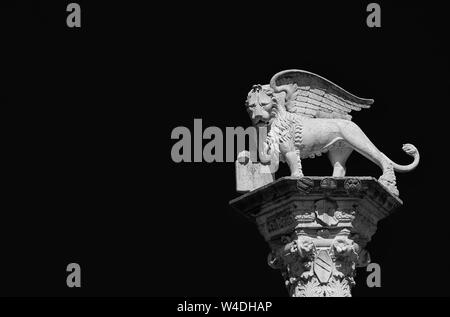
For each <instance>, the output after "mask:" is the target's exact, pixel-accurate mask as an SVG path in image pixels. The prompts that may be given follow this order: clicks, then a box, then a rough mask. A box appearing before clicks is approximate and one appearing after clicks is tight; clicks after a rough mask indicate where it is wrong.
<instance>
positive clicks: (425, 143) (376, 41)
mask: <svg viewBox="0 0 450 317" xmlns="http://www.w3.org/2000/svg"><path fill="white" fill-rule="evenodd" d="M68 3H69V1H60V2H59V4H56V3H55V2H44V1H42V2H32V3H25V2H11V4H6V5H5V4H4V5H2V9H1V34H2V38H3V41H2V42H3V45H2V53H3V54H4V57H3V58H2V61H3V63H2V64H3V71H2V77H3V78H4V79H5V81H4V83H3V84H2V88H0V91H1V103H2V105H3V107H2V112H3V115H2V122H3V123H4V124H3V125H2V126H3V129H2V130H3V138H2V140H3V142H4V151H3V153H2V157H3V158H4V159H5V163H4V164H3V173H2V174H4V177H2V178H3V183H4V191H3V195H2V196H3V197H4V198H3V199H2V200H3V202H4V203H3V204H2V205H3V208H2V210H1V214H2V221H1V230H0V235H1V241H2V242H1V245H2V251H1V254H2V256H1V261H0V271H1V278H0V294H1V295H39V296H47V295H52V296H59V295H63V296H66V295H67V296H70V295H75V296H78V295H86V296H91V295H96V296H108V295H112V296H116V295H117V296H119V295H124V296H128V295H134V296H286V295H287V293H286V290H285V288H284V285H283V281H282V278H281V275H280V273H279V272H278V271H275V270H272V269H270V268H269V267H268V266H267V264H266V257H267V254H268V252H269V249H268V246H267V245H266V243H265V242H264V241H263V238H262V236H261V235H260V234H259V233H258V231H257V228H256V226H254V225H253V224H252V223H249V222H248V221H247V220H246V219H245V218H244V217H243V216H241V215H240V214H238V213H237V212H235V211H234V210H232V209H231V208H230V207H229V206H228V201H229V200H231V199H232V198H235V197H236V196H237V194H236V192H235V190H234V189H235V178H234V177H235V176H234V164H233V163H178V164H177V163H174V162H173V161H172V159H171V156H170V152H171V148H172V145H173V144H174V143H175V140H171V138H170V135H171V131H172V130H173V129H174V128H175V127H177V126H186V127H188V128H190V129H193V123H194V118H201V119H202V120H203V127H204V128H205V127H208V126H217V127H220V128H222V129H224V128H225V127H227V126H233V127H236V126H242V127H246V126H248V125H250V120H249V119H248V117H247V113H246V111H245V108H244V101H245V98H246V95H247V93H248V91H249V90H250V88H251V86H252V85H253V84H256V83H261V84H265V83H268V81H269V79H270V78H271V76H272V75H273V74H275V73H276V72H278V71H280V70H283V69H288V68H300V69H306V70H309V71H312V72H314V73H317V74H320V75H321V76H324V77H325V78H328V79H330V80H332V81H333V82H335V83H337V84H338V85H340V86H342V87H344V88H345V89H347V90H349V91H350V92H352V93H354V94H356V95H358V96H361V97H366V98H374V99H375V104H374V105H373V107H372V108H371V109H370V110H365V111H362V112H360V113H356V114H354V119H353V120H354V121H355V122H356V123H357V124H358V125H360V126H361V127H362V128H363V130H364V131H365V132H366V134H367V135H368V136H369V137H370V138H371V140H372V141H373V142H374V143H375V144H376V145H377V146H378V147H379V148H380V149H381V150H382V151H383V152H384V153H386V154H387V155H388V156H389V157H390V158H391V159H393V160H394V161H396V162H398V163H401V164H406V163H408V162H409V161H408V159H409V157H407V156H406V155H405V154H404V153H403V152H402V151H401V145H402V144H403V143H407V142H410V143H413V144H414V145H416V146H417V147H418V148H419V151H420V153H421V163H420V165H419V167H418V169H416V170H415V171H413V172H411V173H408V174H399V175H398V186H399V189H400V195H401V198H402V199H403V201H404V206H403V207H401V208H399V209H398V210H397V211H396V212H395V213H394V214H393V215H391V216H390V217H389V218H387V219H385V220H382V221H380V222H379V225H378V231H377V233H376V234H375V235H374V237H373V239H372V240H373V241H372V242H371V243H370V244H369V246H368V249H369V251H370V252H371V255H372V261H373V262H376V263H379V264H380V266H381V270H382V272H381V273H382V275H381V278H382V287H381V288H368V287H367V286H366V283H365V278H366V276H367V274H368V273H367V272H365V270H364V269H358V275H357V286H356V287H355V288H354V290H353V295H354V296H442V295H448V287H447V285H448V282H449V277H448V273H446V271H448V269H449V267H450V266H449V262H448V245H449V244H448V243H449V238H448V237H449V233H448V232H449V229H448V227H449V225H448V224H449V217H448V207H447V205H448V204H447V197H446V196H447V195H448V194H447V192H448V191H447V186H446V185H445V183H446V182H445V180H446V179H447V178H446V175H444V174H445V173H446V171H445V168H446V162H445V161H446V159H445V157H444V154H443V153H445V152H446V151H447V149H446V147H447V145H446V143H447V141H446V139H447V135H448V132H447V129H448V122H447V119H446V118H447V112H446V111H447V107H448V89H449V88H448V87H449V81H448V75H447V73H448V68H449V67H448V66H449V63H448V53H447V52H446V51H445V50H444V47H445V41H446V40H447V41H448V34H445V32H444V30H445V29H446V25H445V11H444V10H443V8H442V7H439V6H437V5H433V4H429V3H428V2H427V3H426V4H425V3H423V2H422V4H420V5H419V4H412V3H409V2H408V3H406V2H405V3H401V4H400V3H398V4H395V5H394V4H393V3H387V2H386V3H385V2H382V3H381V10H382V11H381V12H382V16H381V19H382V27H381V28H379V29H371V28H368V27H367V26H366V22H365V20H366V17H367V12H366V6H367V4H368V3H369V2H364V1H363V2H361V3H356V2H355V3H353V2H352V3H347V2H344V1H342V2H341V3H335V2H333V3H327V2H319V1H318V2H314V4H312V3H311V2H309V1H308V2H307V1H295V2H285V3H276V2H272V3H268V4H263V3H261V2H259V3H258V2H255V3H253V4H250V3H246V5H245V6H244V4H243V3H241V4H240V5H232V4H230V3H228V2H220V3H219V2H218V3H216V2H209V4H198V3H194V2H186V3H184V4H178V3H171V4H168V5H167V6H165V7H162V6H157V5H149V4H148V5H147V6H144V5H143V4H142V2H136V3H134V4H131V3H130V2H127V1H121V2H114V3H111V2H110V1H108V2H107V1H105V2H99V1H95V3H94V2H93V1H89V2H87V1H79V2H78V3H80V5H81V9H82V27H81V29H69V28H68V27H67V26H66V16H67V12H66V6H67V4H68ZM204 144H205V143H204ZM304 171H305V173H306V174H307V175H329V174H330V173H331V168H330V166H329V163H328V162H327V160H326V158H318V159H315V160H306V161H304ZM283 173H287V171H286V168H283V169H281V170H280V175H283ZM379 174H380V171H379V168H378V167H377V166H375V165H374V164H372V163H371V162H369V161H367V160H366V159H364V158H362V157H361V156H360V155H359V154H356V153H355V154H353V155H352V156H351V158H350V159H349V162H348V175H371V176H376V177H378V176H379ZM71 262H77V263H79V264H80V265H81V267H82V287H81V289H69V288H67V286H66V274H67V273H66V270H65V269H66V266H67V264H68V263H71Z"/></svg>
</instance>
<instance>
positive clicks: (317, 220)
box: [230, 177, 402, 297]
mask: <svg viewBox="0 0 450 317" xmlns="http://www.w3.org/2000/svg"><path fill="white" fill-rule="evenodd" d="M299 183H301V184H303V182H302V181H301V180H299V179H297V178H295V177H283V178H281V179H278V180H276V181H274V182H273V183H271V184H270V185H268V186H265V187H262V188H259V189H256V190H254V191H252V192H250V193H247V194H245V195H243V196H241V197H239V198H236V199H234V200H232V201H231V202H230V204H231V206H233V207H234V208H235V209H237V210H238V211H240V212H242V213H243V214H244V215H246V216H247V217H249V218H250V219H253V220H254V221H255V222H256V224H257V225H258V228H259V230H260V232H261V234H262V235H263V236H264V238H265V240H266V241H267V242H268V243H269V245H270V248H271V249H272V251H271V253H270V254H269V256H268V263H269V265H270V266H271V267H272V268H275V269H279V270H280V271H281V273H282V275H283V278H284V280H285V284H286V287H287V290H288V292H289V294H290V296H293V297H305V296H306V297H311V296H320V297H335V296H351V292H350V291H351V287H352V286H353V285H354V284H355V281H354V275H355V269H356V267H357V266H365V265H367V264H368V263H369V262H370V257H369V254H368V253H367V251H366V250H365V249H364V248H365V246H366V244H367V242H369V241H370V239H371V238H372V236H373V234H374V233H375V231H376V225H377V222H378V221H379V220H380V219H382V218H384V217H386V216H388V215H389V214H390V213H391V212H392V211H393V210H394V209H395V208H397V207H398V206H400V205H401V204H402V202H401V200H400V199H399V198H398V197H397V196H395V195H392V193H391V192H389V191H387V189H386V188H385V187H384V186H382V185H381V184H380V183H379V182H378V181H376V180H375V179H374V178H372V177H353V178H347V177H344V178H334V179H330V178H329V177H328V178H327V177H308V178H306V179H305V183H306V184H308V186H306V187H307V188H308V191H307V192H306V191H303V190H299ZM300 187H301V186H300ZM302 188H303V187H302ZM355 191H357V192H358V194H357V195H355Z"/></svg>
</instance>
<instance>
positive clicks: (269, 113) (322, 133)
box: [246, 69, 419, 196]
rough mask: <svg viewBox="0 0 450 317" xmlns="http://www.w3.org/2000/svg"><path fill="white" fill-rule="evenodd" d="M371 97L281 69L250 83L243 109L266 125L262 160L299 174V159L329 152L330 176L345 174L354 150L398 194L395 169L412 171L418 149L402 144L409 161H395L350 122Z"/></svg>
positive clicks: (301, 72)
mask: <svg viewBox="0 0 450 317" xmlns="http://www.w3.org/2000/svg"><path fill="white" fill-rule="evenodd" d="M373 102H374V101H373V99H364V98H359V97H357V96H355V95H353V94H351V93H349V92H347V91H346V90H344V89H342V88H341V87H339V86H338V85H336V84H334V83H332V82H331V81H329V80H327V79H325V78H323V77H321V76H319V75H316V74H314V73H311V72H308V71H304V70H297V69H292V70H285V71H281V72H279V73H277V74H275V75H274V76H273V77H272V79H271V80H270V84H269V85H254V86H253V88H252V90H251V91H250V92H249V94H248V96H247V101H246V108H247V111H248V113H249V115H250V117H251V120H252V123H253V125H254V126H257V127H260V128H261V127H267V135H266V136H265V138H264V142H263V143H262V144H261V145H260V147H259V151H258V155H259V159H260V161H261V163H263V164H268V163H270V162H271V161H273V160H277V161H278V160H281V161H282V162H286V163H287V164H288V165H289V169H290V172H291V176H294V177H303V172H302V164H301V161H302V159H304V158H308V157H310V158H313V157H315V156H320V155H321V154H322V153H327V154H328V157H329V159H330V162H331V165H332V167H333V177H343V176H345V173H346V165H345V164H346V161H347V159H348V157H349V155H350V154H351V153H352V152H353V150H356V151H357V152H359V153H360V154H362V155H363V156H365V157H366V158H368V159H369V160H371V161H372V162H374V163H375V164H377V165H378V166H379V167H380V168H381V169H382V173H383V174H382V175H381V177H380V178H379V182H380V183H381V184H382V185H384V186H385V187H386V188H387V189H388V190H389V191H390V192H391V193H392V194H394V195H396V196H398V195H399V192H398V189H397V186H396V178H395V173H394V172H408V171H411V170H413V169H414V168H415V167H416V166H417V165H418V163H419V152H418V150H417V148H416V147H415V146H413V145H412V144H404V145H403V151H405V152H406V153H407V154H409V155H410V156H412V157H413V158H414V160H413V162H412V163H411V164H409V165H399V164H397V163H394V162H393V161H392V160H391V159H389V158H388V157H387V156H386V155H385V154H383V153H382V152H381V151H380V150H379V149H378V148H377V147H376V146H375V145H374V144H373V143H372V142H371V141H370V139H369V138H368V137H367V136H366V135H365V133H364V132H363V131H362V130H361V128H360V127H359V126H358V125H356V124H355V123H354V122H353V121H351V120H352V117H351V115H350V113H351V112H352V111H360V110H361V109H366V108H369V107H370V106H371V105H372V104H373Z"/></svg>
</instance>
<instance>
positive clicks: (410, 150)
mask: <svg viewBox="0 0 450 317" xmlns="http://www.w3.org/2000/svg"><path fill="white" fill-rule="evenodd" d="M402 150H403V151H405V152H406V154H408V155H411V156H412V157H414V161H413V162H412V163H411V164H408V165H399V164H397V163H395V162H393V161H392V160H391V159H389V158H388V157H387V156H386V158H387V159H388V160H389V161H390V162H391V163H392V166H393V167H394V170H395V171H396V172H400V173H405V172H409V171H412V170H413V169H415V168H416V167H417V165H418V164H419V161H420V155H419V151H418V150H417V148H416V147H415V146H414V145H412V144H403V147H402Z"/></svg>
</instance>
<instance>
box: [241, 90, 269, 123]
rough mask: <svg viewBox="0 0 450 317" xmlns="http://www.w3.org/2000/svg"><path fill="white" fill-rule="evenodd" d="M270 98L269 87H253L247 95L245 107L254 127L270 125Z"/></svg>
mask: <svg viewBox="0 0 450 317" xmlns="http://www.w3.org/2000/svg"><path fill="white" fill-rule="evenodd" d="M272 98H273V91H272V89H271V88H270V86H269V85H264V86H262V85H254V86H253V88H252V90H251V91H250V92H249V93H248V95H247V101H246V103H245V105H246V107H247V112H248V113H249V115H250V118H251V119H252V123H253V125H254V126H258V127H260V126H265V125H268V124H269V123H270V119H271V118H272V114H271V110H272V107H273V105H274V102H273V100H272Z"/></svg>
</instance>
